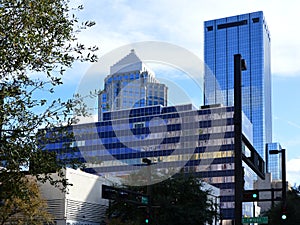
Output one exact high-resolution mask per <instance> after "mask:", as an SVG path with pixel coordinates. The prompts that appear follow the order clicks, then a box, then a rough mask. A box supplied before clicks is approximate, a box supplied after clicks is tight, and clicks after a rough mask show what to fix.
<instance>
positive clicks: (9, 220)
mask: <svg viewBox="0 0 300 225" xmlns="http://www.w3.org/2000/svg"><path fill="white" fill-rule="evenodd" d="M22 186H23V192H26V197H23V198H20V197H18V196H16V197H13V198H11V199H6V200H4V201H3V202H2V204H3V205H2V207H0V225H3V224H17V225H22V224H24V225H25V224H32V225H43V224H47V223H50V222H53V221H52V216H51V215H50V214H49V213H48V212H47V211H46V208H47V203H46V201H45V200H44V199H42V197H41V194H40V191H39V188H38V185H37V182H36V181H35V180H34V179H29V178H27V177H26V178H23V179H22Z"/></svg>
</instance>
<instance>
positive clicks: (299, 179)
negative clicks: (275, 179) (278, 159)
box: [286, 158, 300, 186]
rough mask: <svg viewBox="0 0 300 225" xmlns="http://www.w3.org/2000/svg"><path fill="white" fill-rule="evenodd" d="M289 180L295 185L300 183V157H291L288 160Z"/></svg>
mask: <svg viewBox="0 0 300 225" xmlns="http://www.w3.org/2000/svg"><path fill="white" fill-rule="evenodd" d="M286 169H287V180H288V181H289V183H290V184H291V185H292V186H293V185H294V184H297V185H300V158H296V159H291V160H289V161H288V162H287V168H286Z"/></svg>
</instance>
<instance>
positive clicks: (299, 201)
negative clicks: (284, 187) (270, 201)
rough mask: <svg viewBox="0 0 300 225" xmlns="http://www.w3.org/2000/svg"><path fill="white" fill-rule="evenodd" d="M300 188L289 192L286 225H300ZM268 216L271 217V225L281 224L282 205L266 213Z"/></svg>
mask: <svg viewBox="0 0 300 225" xmlns="http://www.w3.org/2000/svg"><path fill="white" fill-rule="evenodd" d="M299 205H300V186H298V187H294V188H292V190H290V191H288V192H287V203H286V209H285V212H286V216H287V218H286V220H285V222H284V224H286V225H298V224H300V208H299ZM266 216H268V217H269V224H270V225H277V224H281V222H280V221H282V218H281V216H282V204H281V203H279V204H277V205H275V206H274V207H273V208H271V209H270V210H269V211H267V212H266Z"/></svg>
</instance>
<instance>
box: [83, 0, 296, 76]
mask: <svg viewBox="0 0 300 225" xmlns="http://www.w3.org/2000/svg"><path fill="white" fill-rule="evenodd" d="M84 4H85V10H84V11H83V13H84V14H82V17H83V16H85V17H87V18H88V19H91V20H95V21H96V23H97V25H96V27H97V28H96V29H95V32H93V33H88V34H86V36H85V37H83V38H84V39H86V41H88V42H89V43H98V44H99V46H100V47H101V51H102V52H107V51H109V50H112V49H114V48H116V47H119V46H120V45H122V44H128V43H130V42H137V41H149V40H158V41H168V42H170V43H173V44H178V45H180V46H183V47H185V48H187V49H190V50H191V51H193V52H195V54H197V55H198V56H199V57H200V58H203V56H202V55H203V22H204V21H205V20H210V19H216V18H221V17H226V16H232V15H237V14H242V13H249V12H253V11H259V10H262V11H264V13H265V17H266V20H267V23H268V26H269V29H270V32H271V38H272V72H273V73H274V74H276V75H283V76H292V75H296V74H297V73H298V74H300V66H299V64H298V59H299V57H300V45H299V42H298V40H299V39H300V31H298V29H295V28H297V27H298V18H297V16H298V8H299V6H300V3H299V2H298V1H296V0H290V1H289V4H287V3H285V2H284V1H281V0H274V1H272V3H270V2H269V1H260V0H252V1H247V0H229V1H220V0H210V1H207V0H205V1H204V0H201V1H188V2H185V1H180V0H172V1H171V0H162V1H158V0H154V1H143V0H142V1H125V0H118V1H117V0H115V1H108V0H102V1H89V0H87V1H84ZM232 5H234V7H230V6H232ZM84 33H85V32H84Z"/></svg>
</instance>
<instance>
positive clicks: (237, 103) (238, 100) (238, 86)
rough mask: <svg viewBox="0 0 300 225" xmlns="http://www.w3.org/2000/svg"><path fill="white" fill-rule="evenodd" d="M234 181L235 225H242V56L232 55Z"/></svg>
mask: <svg viewBox="0 0 300 225" xmlns="http://www.w3.org/2000/svg"><path fill="white" fill-rule="evenodd" d="M234 151H235V154H234V181H235V189H234V190H235V212H234V216H235V223H234V224H235V225H241V224H242V197H243V172H242V56H241V55H240V54H236V55H234Z"/></svg>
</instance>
